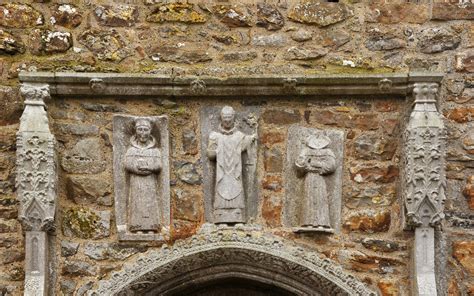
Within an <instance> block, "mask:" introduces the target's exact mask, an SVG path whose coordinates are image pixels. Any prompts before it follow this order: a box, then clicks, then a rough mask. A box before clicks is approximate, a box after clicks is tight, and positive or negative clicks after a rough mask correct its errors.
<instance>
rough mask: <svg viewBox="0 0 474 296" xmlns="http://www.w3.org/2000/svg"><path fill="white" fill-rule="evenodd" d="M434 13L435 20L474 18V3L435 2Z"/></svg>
mask: <svg viewBox="0 0 474 296" xmlns="http://www.w3.org/2000/svg"><path fill="white" fill-rule="evenodd" d="M432 15H433V16H432V18H431V19H434V20H443V21H447V20H474V3H465V4H463V5H461V4H460V1H456V3H434V4H433V10H432Z"/></svg>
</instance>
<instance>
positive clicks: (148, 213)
mask: <svg viewBox="0 0 474 296" xmlns="http://www.w3.org/2000/svg"><path fill="white" fill-rule="evenodd" d="M168 159H169V138H168V118H167V117H166V116H153V117H135V116H126V115H115V116H114V189H115V213H116V221H117V230H118V235H119V239H120V240H122V241H125V240H139V241H147V240H165V239H166V236H167V235H168V233H169V225H170V188H169V163H168Z"/></svg>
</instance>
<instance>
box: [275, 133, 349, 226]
mask: <svg viewBox="0 0 474 296" xmlns="http://www.w3.org/2000/svg"><path fill="white" fill-rule="evenodd" d="M309 135H323V136H325V137H327V138H329V139H330V143H329V144H328V146H327V148H328V149H330V150H331V151H332V152H333V153H334V155H335V166H334V167H335V170H334V171H332V172H331V173H328V174H326V175H323V176H322V178H323V179H324V183H325V186H326V191H327V196H328V197H329V206H328V208H329V217H328V218H329V221H330V225H331V226H332V229H334V231H335V232H338V231H339V230H340V228H341V208H342V177H343V162H344V161H343V160H344V159H343V158H344V132H343V131H340V130H318V129H313V128H307V127H303V126H299V125H292V126H291V127H290V128H289V129H288V142H287V154H286V162H285V169H284V176H285V178H284V179H285V182H286V183H285V192H286V196H285V201H284V207H283V219H282V222H283V224H284V226H287V227H292V228H294V231H295V232H326V233H332V230H331V229H324V228H322V229H317V228H311V227H310V228H308V227H302V226H303V224H305V223H304V220H305V218H304V216H305V214H304V213H305V212H304V211H306V210H308V209H307V208H305V207H303V204H304V200H305V198H306V197H305V178H306V177H307V176H301V173H300V172H299V171H298V169H297V167H296V165H295V162H296V161H297V159H298V157H299V155H300V153H301V151H302V149H303V148H304V147H305V145H306V144H305V141H306V138H307V137H308V136H309Z"/></svg>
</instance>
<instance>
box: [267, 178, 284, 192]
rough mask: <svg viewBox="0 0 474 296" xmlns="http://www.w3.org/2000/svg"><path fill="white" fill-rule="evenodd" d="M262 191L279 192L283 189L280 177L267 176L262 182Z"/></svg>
mask: <svg viewBox="0 0 474 296" xmlns="http://www.w3.org/2000/svg"><path fill="white" fill-rule="evenodd" d="M262 187H263V189H266V190H270V191H275V192H280V191H281V189H282V187H283V180H282V178H281V176H278V175H277V176H275V175H267V176H265V179H263V181H262Z"/></svg>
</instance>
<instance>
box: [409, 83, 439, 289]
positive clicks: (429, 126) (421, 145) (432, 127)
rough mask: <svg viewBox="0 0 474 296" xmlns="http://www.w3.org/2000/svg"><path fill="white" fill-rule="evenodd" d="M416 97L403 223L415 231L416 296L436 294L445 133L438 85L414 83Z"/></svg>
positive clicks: (412, 118)
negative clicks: (436, 236)
mask: <svg viewBox="0 0 474 296" xmlns="http://www.w3.org/2000/svg"><path fill="white" fill-rule="evenodd" d="M413 94H414V96H415V104H414V108H413V110H412V112H411V115H410V120H409V122H408V126H407V128H406V131H405V153H404V171H405V173H404V174H403V175H404V180H403V182H404V187H403V195H404V205H405V221H404V222H405V228H406V229H411V230H414V231H415V246H414V253H413V258H414V272H415V276H414V279H415V282H414V285H415V287H414V292H415V295H437V289H436V277H435V237H434V233H435V229H438V228H440V226H441V222H442V220H443V218H444V213H443V207H444V201H445V199H446V196H445V189H446V175H445V149H446V148H445V141H446V131H445V128H444V123H443V116H442V115H441V114H440V113H439V112H438V110H437V107H436V97H437V94H438V84H437V83H415V85H414V89H413Z"/></svg>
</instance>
